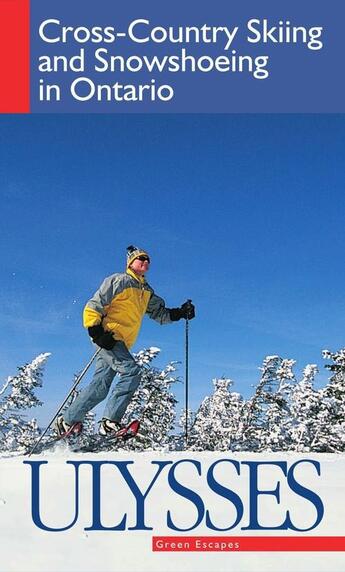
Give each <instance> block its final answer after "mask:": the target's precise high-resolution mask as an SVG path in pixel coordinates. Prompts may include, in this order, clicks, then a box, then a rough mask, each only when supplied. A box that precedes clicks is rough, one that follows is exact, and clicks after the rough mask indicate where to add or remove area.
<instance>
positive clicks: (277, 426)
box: [260, 358, 296, 451]
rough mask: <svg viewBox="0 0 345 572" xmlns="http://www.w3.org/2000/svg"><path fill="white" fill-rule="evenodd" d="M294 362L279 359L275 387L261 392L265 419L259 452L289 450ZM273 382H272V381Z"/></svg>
mask: <svg viewBox="0 0 345 572" xmlns="http://www.w3.org/2000/svg"><path fill="white" fill-rule="evenodd" d="M295 363H296V362H295V361H294V360H292V359H281V358H280V365H279V367H278V368H277V370H276V382H277V383H276V387H275V389H274V388H273V384H272V387H270V391H268V392H267V391H265V390H264V392H263V403H264V402H265V400H266V404H265V407H264V408H263V410H265V419H264V420H263V424H262V432H261V440H260V441H261V442H260V450H261V451H285V450H287V449H289V448H290V446H291V442H292V437H291V432H292V417H291V411H290V401H291V394H292V392H293V388H294V385H295V382H296V379H295V375H294V373H293V371H292V368H293V366H294V365H295ZM272 381H273V380H272Z"/></svg>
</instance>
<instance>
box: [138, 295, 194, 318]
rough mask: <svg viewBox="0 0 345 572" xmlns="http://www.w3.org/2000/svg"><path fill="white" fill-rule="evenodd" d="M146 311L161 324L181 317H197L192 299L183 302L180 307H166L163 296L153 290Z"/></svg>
mask: <svg viewBox="0 0 345 572" xmlns="http://www.w3.org/2000/svg"><path fill="white" fill-rule="evenodd" d="M146 313H147V314H148V316H149V317H150V318H152V319H153V320H156V322H158V323H159V324H170V323H171V322H177V321H178V320H181V318H185V319H187V318H188V319H189V320H192V319H193V318H194V317H195V308H194V305H193V304H192V303H191V301H190V300H188V301H187V302H185V303H184V304H182V306H181V307H180V308H166V307H165V302H164V300H163V298H161V297H160V296H157V294H155V293H154V292H153V291H152V294H151V298H150V301H149V303H148V306H147V309H146Z"/></svg>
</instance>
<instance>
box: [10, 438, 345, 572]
mask: <svg viewBox="0 0 345 572" xmlns="http://www.w3.org/2000/svg"><path fill="white" fill-rule="evenodd" d="M61 445H62V444H60V445H59V447H57V448H56V450H55V452H54V454H52V453H49V454H48V453H46V454H44V455H40V456H33V457H31V458H30V459H29V458H28V457H15V458H13V457H12V458H6V457H2V458H1V459H0V491H1V497H0V537H1V545H2V548H1V564H0V569H1V570H3V571H4V572H5V571H6V572H41V571H42V572H43V571H44V572H71V571H72V570H73V572H99V571H102V572H127V571H130V570H131V571H133V572H137V571H138V572H139V571H140V572H144V571H150V572H156V571H157V572H158V571H159V572H162V570H164V571H170V570H174V571H176V570H179V571H181V572H182V571H183V572H184V571H186V572H187V571H195V570H198V572H212V571H215V572H216V571H217V572H223V571H227V572H262V571H263V570H265V572H266V571H275V572H279V571H282V572H302V571H303V572H309V571H310V572H326V571H327V572H329V571H330V570H332V572H338V571H339V572H340V571H342V570H344V566H345V557H344V553H342V552H338V553H333V552H328V553H327V554H325V553H298V552H290V553H288V554H283V555H282V557H280V554H279V553H274V552H272V553H269V552H264V553H260V555H259V556H258V554H257V553H251V552H237V553H230V552H226V553H224V552H216V553H208V552H205V553H203V554H202V555H200V554H199V553H194V552H183V553H176V552H168V553H163V552H152V549H151V543H152V536H153V535H170V536H171V535H174V534H175V535H176V534H181V533H176V532H174V531H172V530H170V529H169V528H168V527H167V525H166V518H165V514H166V510H167V509H170V510H171V511H172V514H173V518H174V519H175V521H176V522H180V523H184V522H186V519H187V520H189V521H190V522H192V521H194V520H195V516H196V514H195V507H193V506H191V503H190V501H187V500H186V499H184V498H182V497H178V496H177V495H176V494H175V493H173V492H172V491H171V490H170V488H169V486H168V484H167V478H166V474H165V476H164V477H160V478H159V479H158V480H157V484H156V485H155V486H154V487H153V488H152V490H151V491H150V493H149V495H148V497H147V500H146V501H145V503H146V504H145V507H146V515H145V521H146V523H147V524H148V525H150V526H153V530H148V531H146V530H145V531H135V530H125V531H95V530H84V528H85V527H87V526H89V525H90V522H91V512H90V510H91V509H90V505H91V503H90V499H91V470H90V466H89V465H88V466H83V467H81V469H80V511H79V518H78V521H77V522H76V524H75V525H74V526H73V527H72V528H70V529H69V530H66V531H63V532H47V531H43V530H41V529H39V528H38V527H37V526H36V525H35V524H34V523H33V520H32V518H31V509H30V504H31V491H30V485H31V482H30V481H31V470H30V469H31V467H30V466H29V465H27V464H23V461H38V460H39V461H48V464H47V465H43V466H42V467H41V470H42V477H41V479H42V481H41V489H40V490H41V497H42V498H41V518H42V521H43V522H45V523H46V524H47V525H50V526H55V527H57V526H65V525H66V524H67V523H69V522H70V521H71V520H72V517H73V512H74V508H73V507H74V484H73V479H72V467H71V466H70V465H67V464H66V461H83V460H84V461H107V462H108V463H109V462H111V461H132V462H133V464H132V465H131V466H130V472H131V474H132V475H133V477H134V478H135V480H136V482H137V483H138V486H139V488H140V489H141V490H142V491H145V490H146V488H147V486H148V483H150V481H151V479H152V475H153V469H152V467H153V466H152V464H151V461H157V460H160V461H162V460H168V461H170V462H173V463H177V462H178V461H183V460H198V461H199V462H200V464H201V473H202V474H201V475H197V473H196V472H195V470H194V468H193V466H192V465H191V464H189V466H186V467H185V466H184V465H183V466H182V465H180V467H179V468H178V469H176V472H177V470H178V471H179V472H178V473H176V474H178V476H179V478H180V479H184V482H187V483H188V486H189V487H190V488H193V489H194V490H195V491H197V493H198V494H199V495H200V496H201V497H202V499H203V501H204V503H205V505H207V508H208V509H209V510H210V514H211V515H212V519H213V521H214V522H218V523H225V521H226V520H227V519H228V518H229V514H230V513H229V501H228V500H226V499H224V498H221V497H218V496H217V495H215V493H214V492H212V491H210V489H209V488H208V486H207V481H206V478H205V472H206V469H207V468H209V467H210V466H211V464H212V463H214V462H216V461H219V460H220V459H225V458H227V459H233V460H237V461H253V460H255V461H263V460H265V461H271V462H273V461H278V460H279V461H282V460H285V461H287V463H288V465H289V466H290V465H291V464H292V463H293V462H295V461H296V460H302V459H305V458H306V455H296V454H295V453H284V454H279V453H266V454H261V455H258V454H254V453H206V452H198V453H196V452H181V453H165V454H162V453H152V452H151V453H134V452H132V453H131V452H129V453H128V452H123V453H106V454H104V453H103V454H102V453H99V454H88V455H81V454H79V455H78V454H75V453H74V454H71V453H69V452H68V449H67V447H66V446H61ZM308 458H309V457H308ZM312 459H314V460H317V461H319V462H320V463H321V477H318V476H317V475H316V474H315V473H314V472H313V471H312V470H311V468H309V469H306V473H305V477H304V478H307V479H308V486H309V487H310V488H311V489H313V490H314V491H315V492H317V494H319V495H320V497H321V498H322V500H323V502H324V505H325V508H326V510H325V516H324V519H323V520H322V522H321V524H320V525H319V526H318V527H317V528H316V529H315V530H313V531H311V532H308V533H305V534H308V535H317V536H341V535H342V534H343V527H344V522H345V485H344V480H343V475H344V472H345V455H332V454H313V455H312ZM185 464H186V463H185ZM224 465H225V463H224ZM226 465H229V463H227V464H226ZM278 473H279V472H278V470H277V469H276V468H274V467H273V466H272V468H271V469H270V470H265V471H264V472H263V480H262V481H261V483H260V484H261V488H262V489H270V488H271V489H272V488H273V487H272V483H273V482H274V480H275V479H276V478H277V475H278ZM162 474H163V473H162ZM225 475H226V473H225V471H224V470H222V471H219V473H217V477H218V478H219V480H221V479H222V482H223V483H224V484H228V485H229V483H228V482H227V481H226V476H225ZM233 482H234V484H235V488H236V491H237V492H238V494H240V496H241V498H242V499H244V502H245V499H246V495H247V494H248V490H247V488H248V482H247V479H246V478H245V475H244V476H243V479H242V478H241V479H240V478H239V477H238V476H237V477H236V478H235V477H233V480H231V483H233ZM295 497H296V495H294V497H292V496H291V495H290V494H289V492H288V490H286V488H285V487H284V485H283V483H282V490H281V503H282V507H281V508H284V506H285V504H286V502H288V505H289V508H290V510H291V514H292V517H293V518H296V519H297V520H298V519H299V522H301V520H303V519H307V520H308V519H309V520H310V519H311V521H312V520H313V519H314V518H315V511H314V510H312V507H311V506H309V505H310V503H309V504H308V502H307V501H306V500H305V499H298V498H295ZM101 499H102V522H103V523H104V525H105V526H114V524H115V523H118V522H120V519H121V515H122V514H123V513H124V512H127V513H128V526H130V525H133V522H135V503H134V497H133V495H132V493H131V492H130V490H129V489H128V487H127V485H125V483H124V482H123V480H121V478H120V476H119V474H118V473H117V472H116V470H115V469H113V465H107V466H105V467H104V471H103V473H102V493H101ZM286 499H288V501H287V500H286ZM273 501H274V502H272V498H271V499H269V498H267V499H263V507H264V511H263V518H265V519H272V518H273V519H276V518H279V517H278V516H274V515H275V513H276V512H277V510H278V512H279V511H280V508H279V506H278V505H277V503H276V502H275V500H274V499H273ZM246 504H247V503H246V502H245V505H246ZM296 514H297V516H295V515H296ZM182 534H184V535H185V534H191V535H208V536H212V535H215V534H216V535H221V536H224V535H225V536H231V535H233V536H243V535H249V536H253V535H264V536H277V535H284V534H289V535H296V534H297V533H295V532H292V531H289V532H287V533H285V532H283V531H276V530H273V531H258V532H253V531H242V530H241V529H240V527H236V529H234V530H233V531H230V532H223V533H214V531H212V530H209V529H208V528H206V526H205V524H204V521H203V523H202V524H201V525H200V526H198V528H197V529H195V530H193V531H192V532H189V533H182ZM201 556H202V557H201Z"/></svg>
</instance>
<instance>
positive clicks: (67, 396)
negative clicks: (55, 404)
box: [28, 348, 102, 457]
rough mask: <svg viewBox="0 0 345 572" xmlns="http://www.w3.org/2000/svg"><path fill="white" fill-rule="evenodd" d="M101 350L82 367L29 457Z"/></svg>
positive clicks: (98, 349)
mask: <svg viewBox="0 0 345 572" xmlns="http://www.w3.org/2000/svg"><path fill="white" fill-rule="evenodd" d="M101 349H102V348H97V350H96V351H95V353H94V354H93V356H92V358H91V359H90V361H89V362H88V363H87V364H86V366H85V367H84V369H83V371H82V372H81V373H80V374H79V375H78V377H77V379H76V380H75V382H74V383H73V386H72V388H71V389H70V391H69V392H68V394H67V395H66V397H65V399H64V400H63V402H62V404H61V405H60V407H59V409H58V410H57V411H56V413H55V415H54V417H53V418H52V419H51V421H50V422H49V424H48V426H47V427H46V429H45V430H44V431H43V433H42V435H40V437H39V439H38V440H37V441H36V443H35V444H34V446H33V447H32V449H31V451H30V452H29V455H28V456H29V457H30V456H31V455H32V453H33V452H34V451H35V450H36V449H37V447H38V445H39V444H40V442H41V441H42V439H43V437H44V436H45V434H46V433H47V431H48V430H49V429H50V427H51V426H52V424H53V423H54V421H55V419H56V418H57V416H58V415H59V413H60V411H61V410H62V409H63V407H64V405H65V404H66V403H67V401H68V400H69V398H70V397H71V395H72V393H73V392H74V391H75V390H76V388H77V386H78V385H79V383H80V382H81V380H82V379H83V377H84V375H85V374H86V372H87V371H88V369H89V368H90V366H91V364H92V363H93V361H94V360H95V359H96V357H97V356H98V354H99V352H100V351H101Z"/></svg>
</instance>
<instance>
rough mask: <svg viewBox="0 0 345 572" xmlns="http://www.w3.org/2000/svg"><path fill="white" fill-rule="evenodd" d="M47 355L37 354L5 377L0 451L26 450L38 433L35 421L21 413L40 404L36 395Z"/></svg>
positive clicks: (1, 396) (0, 393)
mask: <svg viewBox="0 0 345 572" xmlns="http://www.w3.org/2000/svg"><path fill="white" fill-rule="evenodd" d="M49 355H50V354H49V353H44V354H40V355H39V356H37V357H36V358H35V359H33V360H32V361H31V362H30V363H27V364H25V365H24V366H21V367H19V368H18V373H17V375H15V376H13V377H8V378H7V380H6V382H5V383H4V385H3V387H2V388H1V390H0V446H1V449H2V450H3V451H20V452H23V451H26V450H29V449H30V448H31V447H32V445H33V444H34V442H35V441H36V439H37V438H38V436H39V434H40V430H39V428H38V425H37V422H36V420H35V419H32V420H30V421H27V419H26V416H25V414H23V410H25V409H30V408H32V407H37V406H38V405H42V403H41V402H40V400H39V399H38V398H37V396H36V395H35V391H36V389H37V388H39V387H41V386H42V375H43V369H44V366H45V363H46V361H47V359H48V357H49Z"/></svg>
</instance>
